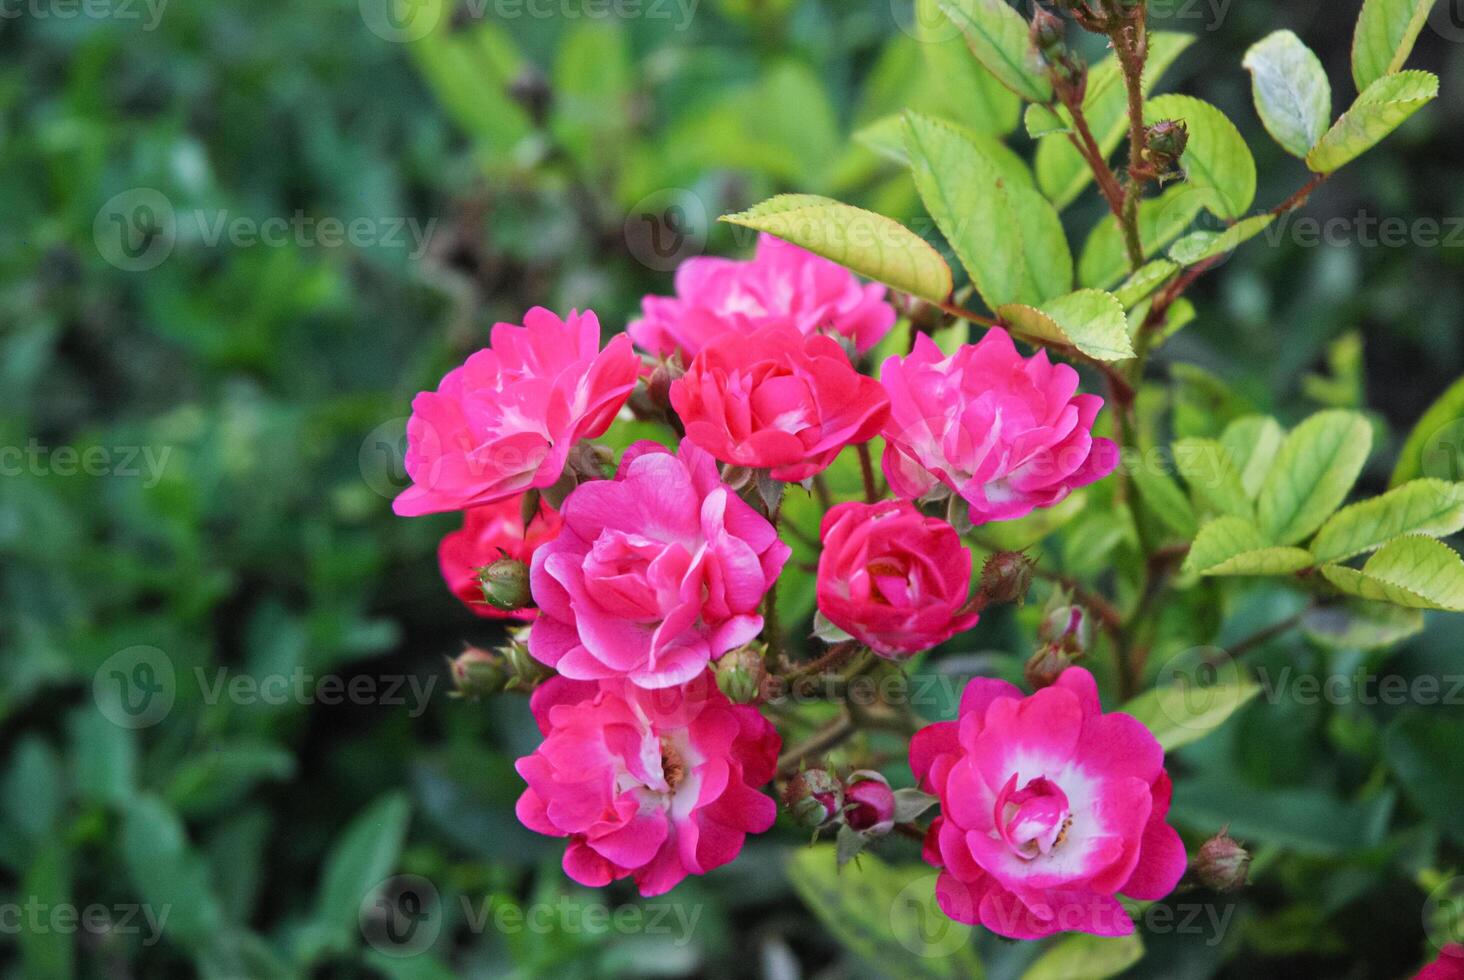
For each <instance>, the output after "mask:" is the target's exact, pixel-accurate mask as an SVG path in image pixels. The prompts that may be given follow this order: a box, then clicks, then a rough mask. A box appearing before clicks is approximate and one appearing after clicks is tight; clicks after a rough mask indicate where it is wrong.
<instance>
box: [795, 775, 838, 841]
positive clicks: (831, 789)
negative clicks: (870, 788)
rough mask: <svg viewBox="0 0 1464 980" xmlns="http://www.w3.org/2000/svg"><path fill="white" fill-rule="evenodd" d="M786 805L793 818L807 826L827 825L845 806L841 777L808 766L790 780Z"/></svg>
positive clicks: (836, 817)
mask: <svg viewBox="0 0 1464 980" xmlns="http://www.w3.org/2000/svg"><path fill="white" fill-rule="evenodd" d="M783 805H784V806H785V807H787V808H788V812H789V813H791V814H792V815H793V819H794V820H796V821H798V822H799V823H800V824H802V825H803V826H805V827H811V828H815V829H817V828H819V827H826V826H828V825H829V824H830V823H833V822H834V821H835V820H836V819H838V816H839V814H840V813H841V812H842V811H843V809H844V790H843V788H842V787H841V786H840V785H839V781H838V780H837V779H835V778H834V777H833V776H832V775H831V774H829V773H827V772H825V771H824V770H822V769H807V770H804V771H803V772H800V773H798V774H796V775H795V776H793V778H792V779H790V780H788V787H787V789H785V790H784V791H783Z"/></svg>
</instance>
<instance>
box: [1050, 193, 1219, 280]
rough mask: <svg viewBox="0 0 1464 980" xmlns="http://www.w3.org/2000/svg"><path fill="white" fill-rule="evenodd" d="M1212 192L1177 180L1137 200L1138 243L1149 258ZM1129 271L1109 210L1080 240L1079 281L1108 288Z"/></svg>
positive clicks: (1179, 230) (1176, 234)
mask: <svg viewBox="0 0 1464 980" xmlns="http://www.w3.org/2000/svg"><path fill="white" fill-rule="evenodd" d="M1212 193H1213V192H1211V191H1209V190H1207V189H1200V188H1197V187H1191V186H1189V185H1188V184H1176V185H1174V186H1173V187H1170V188H1169V189H1167V190H1165V191H1164V192H1163V193H1162V194H1160V195H1158V196H1157V197H1147V198H1145V199H1144V200H1142V201H1140V202H1139V244H1140V245H1142V246H1143V247H1144V257H1145V258H1148V257H1150V256H1152V255H1154V253H1156V252H1158V251H1159V250H1160V249H1163V248H1165V247H1166V246H1168V245H1169V243H1170V242H1172V241H1174V240H1175V239H1176V238H1178V237H1179V236H1180V234H1181V233H1182V232H1183V231H1184V230H1185V229H1186V228H1188V227H1189V226H1190V222H1192V221H1194V220H1195V215H1197V214H1199V213H1200V211H1201V210H1203V209H1204V207H1205V202H1207V201H1208V200H1210V199H1211V194H1212ZM1128 271H1129V260H1128V251H1127V249H1126V248H1125V247H1124V243H1123V233H1122V232H1121V231H1119V228H1118V221H1117V219H1115V218H1114V217H1113V215H1112V214H1108V215H1105V216H1104V217H1103V219H1102V220H1101V221H1099V222H1098V224H1096V225H1094V226H1093V231H1092V232H1091V233H1090V234H1089V235H1088V240H1087V241H1086V242H1084V243H1083V254H1082V257H1081V258H1080V259H1079V260H1078V282H1079V283H1081V284H1082V285H1084V286H1094V287H1097V288H1098V289H1108V288H1109V287H1111V286H1112V285H1113V284H1114V283H1116V282H1118V281H1119V280H1120V279H1122V278H1123V277H1124V275H1125V274H1126V273H1127V272H1128Z"/></svg>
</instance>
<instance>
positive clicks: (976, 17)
mask: <svg viewBox="0 0 1464 980" xmlns="http://www.w3.org/2000/svg"><path fill="white" fill-rule="evenodd" d="M940 9H941V11H942V12H943V13H944V14H945V15H946V17H948V18H950V21H951V23H953V24H955V25H956V26H957V27H958V28H960V30H961V36H962V37H964V38H965V39H966V46H967V47H968V48H970V49H971V53H972V54H973V55H975V56H976V60H977V61H979V62H981V64H982V65H983V66H984V67H985V68H986V70H987V71H989V72H991V74H992V75H994V76H996V79H997V81H999V82H1001V83H1002V84H1003V85H1005V86H1006V87H1007V88H1009V89H1011V90H1012V91H1013V92H1015V93H1017V94H1018V95H1020V96H1021V97H1022V98H1024V99H1026V100H1027V101H1029V102H1050V101H1052V83H1051V82H1049V81H1048V80H1047V75H1046V74H1045V73H1044V71H1043V69H1042V64H1041V61H1040V60H1039V59H1038V56H1037V51H1036V49H1035V48H1033V47H1032V38H1031V28H1030V27H1028V25H1027V22H1026V21H1025V20H1024V19H1022V15H1021V14H1019V13H1017V11H1016V9H1015V8H1013V7H1012V6H1011V4H1009V3H1007V2H1006V0H940Z"/></svg>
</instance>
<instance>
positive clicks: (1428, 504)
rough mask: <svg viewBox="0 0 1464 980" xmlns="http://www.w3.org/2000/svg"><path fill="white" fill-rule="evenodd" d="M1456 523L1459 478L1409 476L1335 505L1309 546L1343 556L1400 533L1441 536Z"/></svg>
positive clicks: (1462, 512)
mask: <svg viewBox="0 0 1464 980" xmlns="http://www.w3.org/2000/svg"><path fill="white" fill-rule="evenodd" d="M1461 528H1464V484H1459V483H1449V482H1447V481H1445V480H1414V481H1412V482H1411V483H1405V484H1403V486H1401V487H1397V488H1395V489H1393V490H1390V491H1388V492H1387V493H1385V494H1383V495H1382V496H1380V497H1373V498H1372V499H1371V500H1363V501H1360V502H1358V503H1355V504H1352V505H1350V506H1348V507H1344V508H1342V509H1341V510H1339V511H1337V513H1335V514H1333V515H1332V516H1331V517H1330V518H1328V519H1327V523H1325V524H1323V525H1322V529H1321V530H1320V531H1318V532H1317V536H1316V537H1315V538H1313V539H1312V543H1311V552H1312V554H1314V555H1316V556H1317V558H1318V559H1319V560H1321V561H1343V560H1344V559H1347V558H1351V557H1352V556H1353V555H1360V554H1362V553H1363V552H1364V551H1371V550H1372V549H1374V548H1377V547H1379V546H1381V545H1383V544H1386V543H1387V542H1389V541H1391V540H1393V539H1394V538H1398V537H1402V536H1404V535H1408V534H1423V535H1427V536H1429V537H1435V538H1441V537H1443V536H1445V535H1448V534H1453V533H1454V532H1455V531H1458V530H1459V529H1461Z"/></svg>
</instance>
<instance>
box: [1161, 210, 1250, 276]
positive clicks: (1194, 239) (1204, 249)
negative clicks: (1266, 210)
mask: <svg viewBox="0 0 1464 980" xmlns="http://www.w3.org/2000/svg"><path fill="white" fill-rule="evenodd" d="M1275 220H1276V216H1275V215H1274V214H1257V215H1252V216H1251V217H1249V218H1242V219H1241V220H1240V221H1237V222H1236V223H1235V224H1233V225H1231V226H1230V227H1229V228H1226V229H1225V230H1224V231H1194V232H1190V233H1189V234H1188V235H1185V236H1184V237H1183V238H1181V239H1180V240H1179V241H1177V242H1175V243H1174V247H1173V248H1171V249H1170V250H1169V257H1170V258H1171V259H1173V260H1174V261H1176V262H1178V263H1179V264H1180V265H1185V266H1189V265H1198V264H1200V263H1201V262H1204V261H1205V260H1207V259H1213V258H1214V257H1215V256H1217V255H1224V254H1225V253H1226V252H1229V251H1232V250H1234V249H1235V248H1236V247H1237V246H1238V245H1241V244H1242V243H1244V242H1248V241H1250V240H1251V239H1252V238H1255V237H1256V236H1257V235H1259V234H1260V233H1261V232H1263V231H1265V230H1266V227H1267V226H1268V225H1270V223H1271V222H1273V221H1275Z"/></svg>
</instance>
